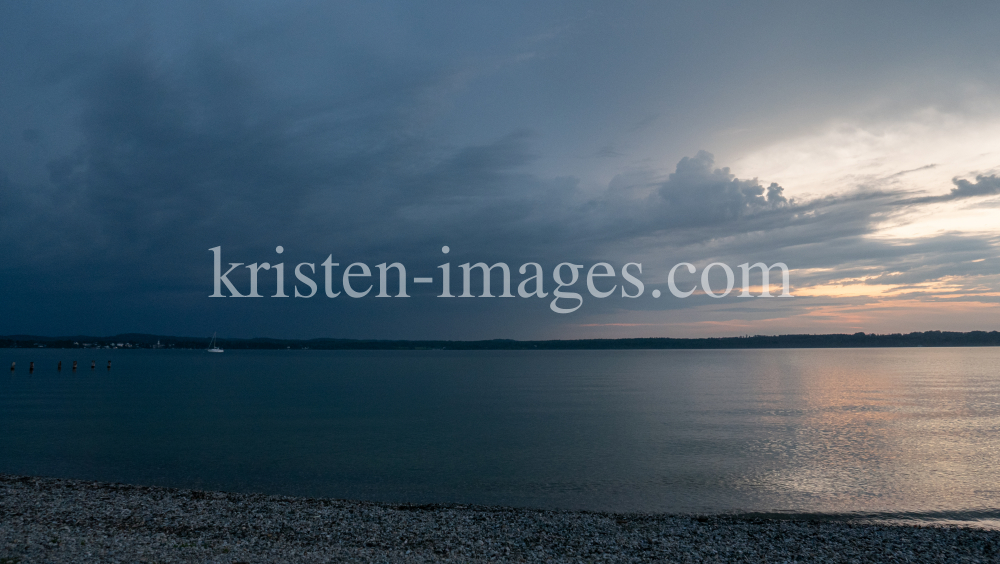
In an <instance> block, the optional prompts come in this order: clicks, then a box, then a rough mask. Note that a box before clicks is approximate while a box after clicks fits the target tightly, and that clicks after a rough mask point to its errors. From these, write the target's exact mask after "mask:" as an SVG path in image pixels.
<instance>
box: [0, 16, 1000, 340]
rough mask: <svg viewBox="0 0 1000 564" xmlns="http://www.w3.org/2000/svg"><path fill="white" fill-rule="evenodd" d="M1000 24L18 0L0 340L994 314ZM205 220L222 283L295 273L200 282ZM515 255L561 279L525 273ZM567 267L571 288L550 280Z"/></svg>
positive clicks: (210, 258) (479, 331) (900, 322)
mask: <svg viewBox="0 0 1000 564" xmlns="http://www.w3.org/2000/svg"><path fill="white" fill-rule="evenodd" d="M998 21H1000V4H998V3H996V2H954V3H947V4H945V3H940V2H914V1H909V2H879V3H873V2H851V1H842V2H810V3H803V2H743V1H740V2H718V1H717V2H713V1H708V2H669V1H658V2H652V1H650V2H641V1H637V2H614V3H612V2H587V1H577V2H537V1H532V2H510V1H508V2H495V3H486V2H421V3H413V2H394V1H390V2H378V1H373V2H363V3H362V2H357V3H347V2H304V1H303V2H283V3H266V2H254V1H240V2H235V1H234V2H204V1H199V2H185V1H177V2H169V3H167V2H163V3H155V4H154V3H146V2H135V3H131V2H130V3H111V2H101V1H95V2H88V3H83V4H82V3H71V2H47V3H20V2H6V3H2V4H0V50H2V53H3V55H4V56H3V57H0V76H2V77H3V79H2V81H0V85H2V86H0V237H2V241H3V246H2V247H0V295H2V297H0V334H37V335H50V336H57V335H77V334H81V335H111V334H117V333H125V332H139V333H153V334H162V335H184V336H203V335H204V336H210V335H211V334H212V333H214V332H218V333H219V335H220V336H225V337H274V338H316V337H333V338H363V339H493V338H510V339H576V338H598V337H600V338H618V337H704V336H734V335H745V334H750V335H753V334H795V333H854V332H858V331H864V332H868V333H896V332H904V333H905V332H910V331H926V330H950V331H971V330H987V331H989V330H1000V221H998V220H1000V95H998V94H997V93H998V92H1000V43H998V42H997V41H996V38H995V27H996V22H998ZM279 246H280V247H281V249H282V252H281V253H280V254H279V253H278V252H277V248H278V247H279ZM445 246H447V247H448V248H449V252H448V253H447V254H445V253H443V252H442V249H443V247H445ZM216 247H218V248H219V253H220V254H219V256H220V264H221V265H222V267H223V268H222V271H221V272H222V273H225V272H226V270H227V269H229V265H230V264H231V263H242V264H241V265H240V266H237V267H236V268H235V269H234V270H233V271H232V273H231V274H229V275H228V277H227V278H226V279H227V280H229V281H231V283H232V284H233V286H234V288H236V290H237V292H238V293H241V294H247V293H249V292H250V283H251V282H250V278H251V271H250V269H248V268H246V265H249V264H257V265H258V266H259V265H261V264H262V263H264V262H267V263H268V264H269V265H272V264H278V263H281V264H283V265H284V266H283V278H282V280H283V293H284V294H286V295H288V296H289V297H287V298H283V297H273V296H274V295H275V294H281V293H282V292H281V291H279V288H278V287H277V280H278V278H279V275H278V270H277V269H270V270H263V269H261V270H259V271H258V283H259V293H260V294H261V295H262V297H260V298H255V297H243V298H240V297H235V296H232V295H231V292H230V291H229V289H228V287H227V286H226V285H225V284H222V286H221V288H222V296H224V297H210V296H211V295H212V294H213V293H214V286H213V285H214V283H215V282H216V281H217V279H216V274H215V271H214V257H215V253H214V252H213V251H211V249H213V248H216ZM328 257H329V258H330V261H329V262H331V263H337V266H331V267H330V268H331V272H332V275H331V277H330V280H331V291H332V292H333V293H337V292H340V293H339V294H338V295H336V297H332V298H331V297H328V296H327V295H326V291H325V287H324V283H325V278H324V268H325V267H324V266H322V263H324V261H327V259H328ZM394 262H399V263H401V264H403V265H404V266H405V268H406V272H407V275H406V280H407V287H406V289H407V292H408V295H409V297H405V298H403V297H397V295H398V294H399V291H400V288H399V287H398V282H396V280H395V276H396V274H397V270H395V269H391V270H389V271H388V274H389V275H388V277H387V279H388V280H387V291H386V293H387V294H388V295H387V296H386V297H378V296H377V294H378V293H379V292H380V287H379V283H380V280H379V270H378V269H377V267H376V265H378V264H383V263H384V264H391V263H394ZM479 262H485V263H486V264H487V265H493V264H495V263H498V262H503V263H504V264H507V265H508V266H509V269H510V272H511V285H512V288H511V292H512V295H513V297H500V294H501V293H502V292H503V288H502V280H501V276H500V275H501V272H500V270H499V269H494V270H493V278H492V279H491V280H492V286H491V289H492V291H491V293H492V294H493V295H494V296H496V297H494V298H484V297H474V298H472V297H469V298H461V297H457V296H458V295H459V294H460V293H461V292H462V291H463V290H464V288H463V271H462V269H461V268H460V265H461V264H466V263H468V264H475V263H479ZM757 262H763V263H765V264H767V265H773V264H775V263H779V262H780V263H783V264H785V265H787V267H788V269H789V282H790V294H791V295H792V297H787V296H786V297H777V295H778V294H779V293H780V292H779V291H778V289H777V288H775V287H772V294H773V295H774V297H770V298H768V297H762V296H761V295H760V294H761V287H760V276H759V270H755V271H754V273H753V276H751V278H750V284H749V287H748V288H747V292H743V291H742V290H743V281H742V278H741V271H740V269H739V268H738V265H740V264H745V263H746V264H754V263H757ZM301 263H306V266H303V267H301V269H300V273H303V275H304V277H306V278H308V279H309V280H311V281H312V282H313V284H315V285H317V292H316V294H315V295H312V297H309V298H298V297H295V295H294V293H295V292H296V291H298V292H299V293H300V295H306V294H309V293H310V288H309V287H308V285H307V284H306V283H305V282H303V281H301V280H299V279H297V278H296V276H295V274H294V271H295V268H296V266H297V265H299V264H301ZM352 263H363V264H365V265H366V267H367V268H368V269H369V272H370V273H371V274H372V276H371V277H367V278H366V277H364V276H356V277H352V278H351V279H350V280H349V283H350V284H352V288H353V289H360V290H363V289H364V288H366V287H368V286H369V285H370V286H373V289H372V290H371V291H370V292H369V293H368V294H367V295H366V296H365V297H362V298H353V297H350V296H349V295H348V293H347V292H346V291H344V290H345V288H343V280H344V278H343V277H342V276H343V274H344V271H345V269H346V268H347V267H348V266H349V265H350V264H352ZM526 263H537V264H538V265H539V267H540V268H541V270H542V292H544V293H545V294H546V296H545V297H540V296H538V295H537V294H532V295H529V297H521V296H520V295H519V293H518V290H517V288H518V285H519V284H520V283H521V282H522V281H524V280H525V279H526V278H529V277H530V276H531V275H532V274H533V272H534V270H533V267H530V266H529V267H528V270H526V271H525V273H521V272H519V268H520V267H521V265H523V264H526ZM561 263H570V264H576V265H581V267H580V268H578V269H577V270H576V271H577V274H578V276H577V281H576V282H575V284H569V281H570V278H571V276H570V274H571V271H572V270H573V269H574V267H570V266H566V267H562V270H560V272H562V275H561V276H562V280H563V282H565V283H566V284H564V285H563V287H562V288H561V290H562V292H568V293H576V294H579V296H580V299H579V300H578V299H575V298H573V297H571V296H570V297H566V296H565V295H564V296H563V297H561V298H559V299H558V301H557V300H556V299H555V294H554V293H553V292H554V291H555V290H557V285H558V283H557V281H556V279H555V277H554V273H553V271H554V270H555V269H556V267H557V265H559V264H561ZM598 263H607V265H608V266H607V267H605V266H594V265H597V264H598ZM628 263H636V265H633V266H631V267H629V268H630V269H631V270H630V271H629V272H630V273H631V275H632V276H634V277H637V279H638V280H641V283H642V285H643V288H642V293H641V295H638V297H628V296H623V295H622V294H621V292H622V291H625V292H627V293H628V294H630V295H632V294H636V293H637V292H638V286H637V285H636V284H634V283H632V282H631V281H630V280H629V279H627V278H626V277H625V276H624V275H623V273H622V270H623V267H625V265H626V264H628ZM680 263H690V264H691V265H692V267H693V268H694V269H695V273H693V274H692V273H689V272H688V271H687V267H686V265H685V266H681V267H679V268H678V269H676V270H675V274H676V279H675V286H676V287H678V288H680V290H681V291H686V290H688V289H694V290H695V292H694V293H693V294H691V295H690V296H688V297H685V298H679V297H676V296H674V294H673V293H671V291H670V287H669V285H668V274H669V272H670V270H671V268H672V267H673V266H675V265H678V264H680ZM713 263H721V265H726V266H728V267H729V268H730V269H731V270H732V271H734V289H733V291H731V292H730V293H729V294H728V295H725V296H723V297H718V298H716V297H712V296H711V295H708V294H707V293H706V291H705V288H704V285H703V284H704V282H703V281H702V274H703V273H704V272H705V270H706V267H708V266H709V265H712V264H713ZM442 264H449V265H450V279H449V280H450V284H451V290H452V294H454V295H455V296H456V297H455V298H441V297H438V296H439V294H441V293H443V288H442V282H443V280H442V278H443V270H442V269H440V268H438V267H439V265H442ZM639 264H641V269H642V270H641V274H640V273H639V270H638V268H639V267H638V265H639ZM721 265H716V266H713V267H711V268H709V269H708V271H709V274H708V275H707V277H706V278H705V280H707V282H708V289H709V290H711V293H714V294H717V295H721V294H722V293H724V290H725V288H726V286H727V280H726V276H725V271H724V269H723V267H722V266H721ZM302 269H304V270H302ZM608 269H610V271H612V272H613V273H614V276H610V277H595V278H593V280H594V288H595V290H596V292H597V293H598V294H603V293H605V292H607V291H608V290H609V289H612V288H613V289H614V292H612V293H611V294H610V295H608V296H607V297H597V296H596V295H595V294H594V292H593V291H592V290H590V289H589V288H588V286H587V274H588V272H594V271H596V273H597V274H601V273H604V272H607V271H608ZM313 272H315V274H313ZM351 273H352V274H363V272H362V268H361V267H360V266H357V267H354V268H353V269H352V270H351ZM417 277H430V278H432V279H433V282H432V283H418V282H414V278H417ZM479 279H480V273H479V271H478V270H473V271H472V276H471V277H470V284H471V288H470V293H471V294H473V295H474V296H480V295H481V293H482V290H483V288H482V283H481V282H480V281H479ZM780 280H781V277H780V275H779V271H778V270H772V271H771V282H772V284H773V283H774V282H776V281H777V282H779V283H780ZM220 281H221V280H220ZM532 284H534V282H531V283H530V284H529V285H528V286H527V287H526V289H527V291H528V293H531V291H532V290H533V289H534V288H535V287H534V286H533V285H532ZM743 293H749V294H750V296H749V297H741V294H743ZM656 295H658V296H660V297H654V296H656ZM574 306H579V307H577V308H576V309H574V310H573V311H572V312H569V313H557V312H556V311H555V309H558V308H561V309H572V308H573V307H574Z"/></svg>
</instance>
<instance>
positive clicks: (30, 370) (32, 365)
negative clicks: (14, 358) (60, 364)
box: [28, 362, 35, 374]
mask: <svg viewBox="0 0 1000 564" xmlns="http://www.w3.org/2000/svg"><path fill="white" fill-rule="evenodd" d="M34 371H35V363H34V362H29V363H28V374H31V373H32V372H34Z"/></svg>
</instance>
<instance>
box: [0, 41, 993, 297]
mask: <svg viewBox="0 0 1000 564" xmlns="http://www.w3.org/2000/svg"><path fill="white" fill-rule="evenodd" d="M435 80H442V79H441V78H440V77H438V76H434V75H428V76H427V77H425V79H424V82H423V83H421V81H419V80H414V81H413V82H412V83H411V84H412V85H413V86H412V89H411V92H410V94H409V97H410V98H417V97H419V91H420V89H422V88H428V87H432V83H433V81H435ZM397 86H398V85H397ZM79 92H80V97H81V100H82V107H83V108H84V112H83V115H82V119H81V131H82V133H83V141H82V143H81V144H80V146H79V147H78V149H77V150H76V151H74V152H73V153H72V154H70V155H66V156H64V157H60V158H57V159H54V160H52V161H51V162H50V163H49V166H48V170H49V179H50V182H49V183H47V184H46V185H43V186H14V185H12V183H11V182H10V181H9V180H3V182H4V190H3V198H4V200H3V201H4V212H3V213H4V217H5V222H4V223H5V225H6V226H7V230H6V231H7V234H8V235H7V236H8V237H9V240H11V241H12V242H13V244H14V245H15V247H16V248H18V249H19V250H20V251H21V253H20V256H21V257H22V260H24V261H25V262H31V261H35V262H36V263H38V264H53V263H55V262H58V263H60V264H65V263H66V262H69V263H97V264H102V265H103V270H98V271H96V272H95V276H94V278H93V279H94V280H98V279H100V278H101V277H102V274H103V275H104V276H108V277H114V278H116V279H119V278H121V277H123V276H125V277H129V276H138V277H139V278H140V279H141V278H142V277H143V276H148V277H149V278H151V279H152V280H146V281H145V282H144V283H152V281H153V280H155V283H156V284H179V285H181V286H188V287H191V288H195V287H200V286H201V285H203V280H201V279H202V278H204V273H203V272H202V271H203V270H204V267H203V265H202V264H199V263H198V260H197V258H196V257H198V256H199V253H204V252H205V249H207V248H208V247H209V246H214V245H217V244H222V245H224V246H225V247H226V248H229V249H232V250H234V251H246V252H258V253H259V252H262V251H263V250H264V249H267V248H271V247H273V246H274V245H276V244H283V245H285V246H286V247H290V248H298V249H301V250H302V251H303V253H308V252H312V253H322V254H326V253H328V252H334V251H338V252H340V253H343V254H353V255H356V256H357V257H359V259H363V258H366V257H365V255H366V254H368V255H371V254H376V255H379V256H382V255H384V254H385V253H393V254H395V255H402V256H400V257H399V258H401V259H403V258H409V256H412V254H414V253H415V254H416V255H418V257H419V255H420V254H421V253H425V254H428V255H432V256H435V257H436V256H437V255H433V253H436V252H437V250H436V249H437V248H439V246H440V244H442V243H450V244H452V245H453V246H455V245H462V246H464V247H465V248H468V249H470V250H474V251H475V252H480V253H484V254H486V255H489V256H492V257H497V259H500V258H503V257H507V258H508V260H511V261H514V260H518V259H521V258H525V259H527V258H529V257H533V258H534V260H549V261H553V262H554V261H559V260H563V259H562V257H564V256H567V255H569V256H570V257H578V258H577V259H576V260H582V259H589V258H599V254H600V253H612V252H621V251H623V250H625V249H629V248H630V247H632V246H634V245H635V244H636V243H637V242H640V243H641V242H642V241H647V242H649V241H651V242H653V243H656V244H663V243H668V244H672V245H675V246H689V245H703V246H706V248H708V249H711V248H712V247H713V246H714V245H719V243H718V242H719V241H720V240H724V241H725V242H724V243H723V244H722V248H719V249H717V250H718V251H719V254H724V253H725V252H726V249H727V248H728V249H733V250H736V249H741V248H742V249H744V251H750V250H755V251H756V252H757V253H758V254H772V253H773V251H776V250H782V252H794V251H788V249H794V248H804V247H807V246H809V245H825V247H824V250H823V252H822V253H820V252H817V251H816V250H815V249H811V250H810V252H809V253H808V254H809V255H812V256H820V255H822V256H824V257H825V258H824V260H829V259H830V258H833V257H836V255H837V253H838V252H839V251H840V250H839V249H838V247H837V244H836V243H835V242H836V241H853V243H852V244H850V245H848V246H847V248H845V249H843V254H844V258H845V260H846V259H847V258H848V257H854V259H855V260H857V259H858V257H859V256H861V255H864V254H866V253H871V252H873V250H874V249H877V248H878V245H868V244H862V243H861V242H860V241H859V240H858V239H857V237H859V236H862V235H864V234H867V233H870V232H871V231H872V230H873V229H874V226H875V224H876V223H877V221H876V218H877V216H880V215H884V214H886V213H892V212H894V211H895V210H896V209H898V208H899V207H900V206H901V205H903V204H905V203H911V204H912V203H913V200H910V201H909V202H907V200H906V199H905V198H904V197H903V195H902V194H900V193H894V192H864V193H861V192H859V193H856V194H849V195H846V196H840V197H832V198H824V199H818V200H813V201H807V202H797V201H794V200H789V199H788V198H786V197H785V196H784V194H783V188H782V187H780V186H778V185H777V184H773V183H771V184H769V185H768V186H766V187H765V186H764V185H763V184H761V183H760V182H758V181H757V180H756V179H740V178H737V177H735V175H733V174H732V173H731V172H730V171H729V169H728V168H724V167H722V168H720V167H717V166H716V165H715V162H714V158H713V157H712V155H711V154H709V153H707V152H704V151H702V152H699V153H698V154H697V155H695V156H693V157H685V158H683V159H682V160H681V161H680V162H679V163H678V164H677V166H676V170H675V171H674V172H672V173H671V174H669V175H668V176H667V178H666V179H664V180H662V181H652V182H646V183H645V185H643V186H639V187H626V188H625V189H622V188H621V187H619V188H618V189H608V190H607V191H605V192H604V193H601V194H597V195H593V194H587V195H585V194H583V193H582V192H581V191H580V190H579V189H578V182H577V181H576V180H575V179H573V178H542V177H539V176H537V175H536V174H532V173H529V172H526V170H525V167H526V166H527V165H530V164H531V163H532V162H533V160H534V159H535V158H536V153H535V151H534V150H533V149H532V143H533V138H532V135H531V133H530V132H527V131H519V132H514V133H511V134H509V135H507V136H505V137H502V138H500V139H497V140H496V141H494V142H491V143H488V144H484V145H478V146H468V147H463V148H459V149H457V150H453V151H451V152H444V153H442V151H441V150H440V149H438V148H435V147H432V146H429V145H428V144H427V143H426V142H423V141H420V140H418V139H415V138H413V137H410V136H407V135H406V134H405V133H403V132H404V131H405V130H406V128H407V124H408V123H410V116H409V115H407V113H406V112H407V110H405V109H400V108H407V107H409V108H410V110H408V111H411V112H419V111H420V108H419V104H418V103H417V102H415V101H413V100H410V101H409V102H406V103H402V104H400V106H396V107H394V109H393V111H391V112H365V111H364V110H363V108H358V107H353V110H354V111H353V113H352V107H351V102H347V103H340V104H337V103H331V104H329V105H327V106H320V107H308V108H306V109H301V108H296V107H295V106H294V104H290V103H288V101H282V100H275V99H273V98H269V97H268V95H267V94H266V93H265V92H263V91H262V89H261V88H260V86H259V85H258V84H257V83H255V79H254V77H253V75H252V74H251V73H250V72H248V71H247V70H245V69H243V68H241V67H240V65H239V64H237V63H235V62H233V61H230V60H227V59H226V58H225V57H222V56H219V55H218V54H202V55H201V56H199V57H197V58H195V59H194V60H188V61H186V62H185V64H183V65H170V64H164V63H159V62H155V61H152V60H151V59H150V58H148V57H137V56H134V55H131V56H125V57H121V58H118V59H115V60H113V61H111V62H110V63H109V64H107V65H106V66H105V67H103V68H100V69H97V71H96V72H95V73H94V74H93V75H92V76H86V77H85V78H84V79H83V80H82V81H81V85H80V88H79ZM391 95H392V96H393V97H394V98H395V99H397V100H400V99H404V98H405V96H403V95H402V94H401V93H400V92H399V91H398V90H396V89H395V87H394V89H393V92H392V94H391ZM330 115H349V116H350V117H349V118H336V117H335V118H330V117H329V116H330ZM373 131H375V132H380V133H381V134H382V135H381V136H375V135H373V134H372V132H373ZM955 184H956V188H955V189H954V190H953V191H952V194H951V195H950V196H948V197H949V198H959V197H967V196H972V195H982V194H989V193H994V192H995V191H996V190H997V186H998V183H997V179H996V177H982V176H981V177H979V178H978V179H977V182H976V183H970V182H968V181H965V180H956V181H955ZM630 188H635V189H630ZM42 224H44V225H45V226H46V227H47V229H45V230H44V231H39V230H32V229H26V228H25V226H30V225H42ZM15 227H16V228H15ZM754 233H756V234H758V235H757V236H753V235H752V234H754ZM760 233H766V234H767V235H766V236H764V237H761V236H760V235H759V234H760ZM852 238H853V239H852ZM953 243H954V242H952V244H953ZM888 247H891V246H888ZM831 253H832V254H831ZM408 254H410V255H409V256H408ZM889 254H891V253H889ZM152 257H155V259H156V261H157V262H158V263H160V264H162V265H164V266H165V268H163V269H162V270H160V271H149V270H144V271H140V272H139V273H133V274H125V275H123V273H121V272H118V271H116V270H114V268H113V267H114V265H116V264H119V265H120V264H132V263H135V262H137V261H141V260H143V259H144V258H152ZM418 257H414V258H418ZM803 258H807V257H803ZM434 260H436V258H435V259H434ZM807 262H810V263H811V262H816V261H814V260H813V261H807Z"/></svg>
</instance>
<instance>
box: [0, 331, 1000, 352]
mask: <svg viewBox="0 0 1000 564" xmlns="http://www.w3.org/2000/svg"><path fill="white" fill-rule="evenodd" d="M208 343H209V339H205V338H192V337H168V336H163V335H142V334H133V333H129V334H123V335H115V336H112V337H88V336H75V337H39V336H34V335H9V336H6V337H0V348H15V347H16V348H34V347H45V348H66V349H69V348H97V347H100V348H105V347H108V348H140V349H157V348H162V349H204V348H207V346H208ZM218 345H219V346H220V347H221V348H223V349H271V350H278V349H300V350H301V349H312V350H432V349H447V350H588V349H596V350H608V349H781V348H864V347H995V346H1000V332H997V331H989V332H987V331H970V332H968V333H958V332H951V331H924V332H922V333H920V332H918V333H907V334H902V333H892V334H887V335H880V334H875V333H854V334H853V335H847V334H834V335H753V336H744V337H711V338H699V339H666V338H648V339H578V340H566V341H514V340H510V339H494V340H489V341H379V340H357V339H309V340H288V339H219V340H218Z"/></svg>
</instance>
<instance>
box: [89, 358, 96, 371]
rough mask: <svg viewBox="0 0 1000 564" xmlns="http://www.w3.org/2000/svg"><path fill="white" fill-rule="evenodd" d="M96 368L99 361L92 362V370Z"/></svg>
mask: <svg viewBox="0 0 1000 564" xmlns="http://www.w3.org/2000/svg"><path fill="white" fill-rule="evenodd" d="M96 367H97V361H96V360H92V361H90V369H91V370H93V369H94V368H96Z"/></svg>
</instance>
